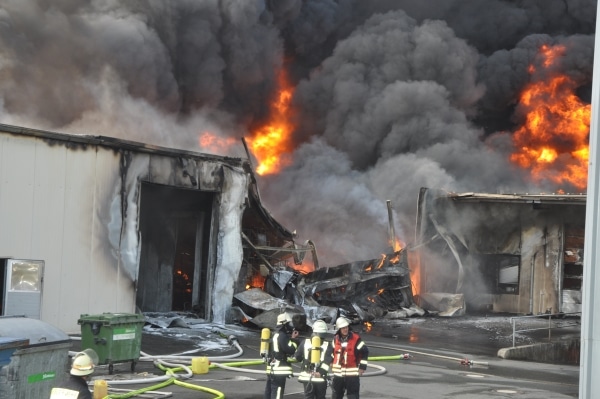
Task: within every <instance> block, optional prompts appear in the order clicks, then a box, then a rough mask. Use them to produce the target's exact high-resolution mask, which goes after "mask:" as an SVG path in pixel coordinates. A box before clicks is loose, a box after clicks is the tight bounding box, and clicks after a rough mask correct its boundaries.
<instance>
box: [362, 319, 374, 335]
mask: <svg viewBox="0 0 600 399" xmlns="http://www.w3.org/2000/svg"><path fill="white" fill-rule="evenodd" d="M364 324H365V330H366V331H367V332H369V331H371V329H372V328H373V324H372V323H370V322H368V321H365V323H364Z"/></svg>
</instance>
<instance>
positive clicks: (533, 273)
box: [529, 252, 537, 314]
mask: <svg viewBox="0 0 600 399" xmlns="http://www.w3.org/2000/svg"><path fill="white" fill-rule="evenodd" d="M536 257H537V252H536V253H534V254H533V257H532V258H531V277H530V281H531V284H530V285H531V287H530V288H529V313H530V314H533V295H534V294H533V283H534V281H535V258H536Z"/></svg>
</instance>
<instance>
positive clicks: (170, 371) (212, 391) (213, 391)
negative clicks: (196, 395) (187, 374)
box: [103, 363, 225, 399]
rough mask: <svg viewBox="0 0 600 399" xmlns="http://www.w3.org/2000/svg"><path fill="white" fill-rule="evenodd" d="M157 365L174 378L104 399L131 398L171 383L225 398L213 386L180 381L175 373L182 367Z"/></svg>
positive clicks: (218, 398) (220, 398) (217, 398)
mask: <svg viewBox="0 0 600 399" xmlns="http://www.w3.org/2000/svg"><path fill="white" fill-rule="evenodd" d="M156 367H158V368H159V369H161V370H163V371H165V373H166V374H167V375H172V376H173V377H172V378H169V379H168V380H166V381H163V382H161V383H159V384H156V385H152V386H150V387H146V388H141V389H137V390H135V391H131V392H127V393H125V394H110V395H107V396H105V397H104V398H103V399H126V398H131V397H134V396H137V395H141V394H143V393H144V392H147V391H156V390H157V389H160V388H164V387H167V386H169V385H171V384H175V385H179V386H180V387H184V388H188V389H193V390H196V391H202V392H208V393H210V394H213V395H215V399H225V394H224V393H222V392H220V391H217V390H216V389H212V388H207V387H203V386H200V385H195V384H190V383H188V382H182V381H179V380H178V379H177V378H176V377H175V373H176V372H177V371H181V370H183V368H182V367H175V368H166V367H164V366H162V365H161V364H158V363H156Z"/></svg>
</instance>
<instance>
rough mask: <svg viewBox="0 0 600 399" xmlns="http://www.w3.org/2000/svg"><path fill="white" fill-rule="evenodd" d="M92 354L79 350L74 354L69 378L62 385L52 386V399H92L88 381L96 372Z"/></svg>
mask: <svg viewBox="0 0 600 399" xmlns="http://www.w3.org/2000/svg"><path fill="white" fill-rule="evenodd" d="M94 367H95V366H94V361H93V359H92V356H90V354H88V353H86V352H85V351H84V352H79V353H77V354H75V356H73V361H72V363H71V371H70V372H69V374H70V375H69V378H68V379H67V380H66V381H65V382H63V383H62V384H61V385H60V386H58V387H55V388H52V391H51V393H50V399H92V393H91V392H90V389H89V388H88V381H89V379H90V376H91V375H92V373H93V372H94Z"/></svg>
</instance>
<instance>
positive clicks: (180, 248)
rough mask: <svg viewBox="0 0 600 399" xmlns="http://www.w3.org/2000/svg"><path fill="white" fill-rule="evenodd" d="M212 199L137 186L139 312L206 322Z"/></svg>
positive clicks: (183, 191) (207, 194)
mask: <svg viewBox="0 0 600 399" xmlns="http://www.w3.org/2000/svg"><path fill="white" fill-rule="evenodd" d="M214 199H215V194H214V193H211V192H204V191H198V190H188V189H181V188H174V187H169V186H163V185H157V184H150V183H142V188H141V198H140V217H139V220H140V233H141V254H140V268H139V276H138V282H137V296H136V305H137V307H138V308H139V309H140V310H141V311H143V312H166V311H194V312H196V313H197V314H198V315H199V316H200V317H208V312H209V310H208V308H207V304H208V303H209V301H208V298H209V295H210V292H209V291H210V290H209V285H208V279H209V278H208V275H209V270H210V266H209V264H210V263H211V261H210V250H209V249H210V245H209V244H210V232H211V220H212V218H211V215H212V211H213V202H214Z"/></svg>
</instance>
